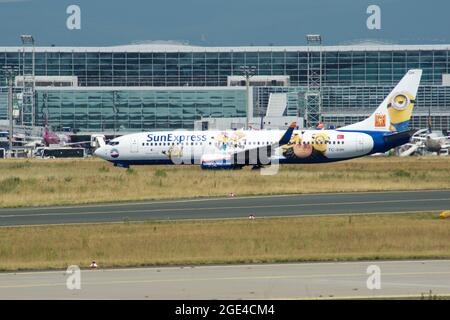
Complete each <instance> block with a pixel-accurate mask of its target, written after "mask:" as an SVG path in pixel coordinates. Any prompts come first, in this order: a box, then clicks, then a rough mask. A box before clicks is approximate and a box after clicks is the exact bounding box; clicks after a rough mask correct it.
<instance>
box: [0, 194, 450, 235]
mask: <svg viewBox="0 0 450 320" xmlns="http://www.w3.org/2000/svg"><path fill="white" fill-rule="evenodd" d="M449 209H450V191H449V190H444V191H405V192H403V191H398V192H394V191H389V192H362V193H361V192H360V193H324V194H304V195H281V196H259V197H233V198H231V197H230V198H214V199H198V200H177V201H145V202H127V203H111V204H95V205H82V206H64V207H42V208H16V209H0V226H15V225H43V224H65V223H97V222H123V221H146V220H152V219H157V220H172V219H222V218H246V217H248V216H249V215H250V214H253V215H255V216H256V217H269V216H270V217H273V216H302V215H332V214H349V213H355V214H360V213H361V214H368V213H413V212H424V211H441V210H449Z"/></svg>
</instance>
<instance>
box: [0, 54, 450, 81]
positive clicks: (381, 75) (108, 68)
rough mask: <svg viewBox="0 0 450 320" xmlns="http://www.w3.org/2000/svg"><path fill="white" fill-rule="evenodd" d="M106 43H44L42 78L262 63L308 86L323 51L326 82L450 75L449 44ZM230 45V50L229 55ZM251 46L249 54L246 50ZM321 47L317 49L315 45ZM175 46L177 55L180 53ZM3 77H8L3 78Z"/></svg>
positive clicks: (214, 72) (221, 75) (179, 77)
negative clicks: (417, 72)
mask: <svg viewBox="0 0 450 320" xmlns="http://www.w3.org/2000/svg"><path fill="white" fill-rule="evenodd" d="M133 47H135V46H131V47H130V48H127V46H125V47H123V48H124V49H123V50H122V51H120V49H110V51H108V49H107V48H101V49H100V48H98V49H96V48H68V49H66V50H64V49H63V48H61V49H55V48H42V49H38V50H36V57H35V73H36V75H37V76H76V77H78V81H79V85H80V86H226V85H227V76H229V75H241V71H240V67H241V66H244V65H251V66H255V67H256V74H257V75H264V76H266V75H287V76H289V78H290V83H291V85H293V86H303V85H306V84H307V71H308V64H309V63H311V64H312V63H315V64H317V63H319V61H320V55H322V74H323V85H333V86H341V85H342V86H345V85H379V84H394V83H396V82H397V81H398V80H400V79H401V77H402V76H403V75H404V74H405V72H406V71H407V70H408V69H414V68H420V69H423V71H424V73H423V78H422V81H423V83H427V84H441V82H442V74H444V73H449V72H450V71H449V69H450V68H449V66H450V60H449V59H450V58H449V50H450V48H448V47H446V46H434V47H433V46H422V47H418V46H382V47H381V48H380V47H376V46H375V47H371V46H367V47H361V46H347V47H345V46H342V47H323V49H322V51H321V52H319V51H313V52H311V51H309V48H308V47H284V48H280V47H254V49H252V47H249V48H247V49H246V50H242V48H232V47H230V48H217V49H215V48H200V49H199V47H190V46H185V47H183V46H181V47H177V48H176V49H173V48H171V47H170V46H169V47H168V48H162V49H161V51H160V52H155V51H154V50H156V49H154V48H152V47H151V46H150V47H148V46H145V45H144V46H142V47H141V48H140V49H136V51H130V50H133V49H132V48H133ZM225 50H226V52H225ZM247 50H248V51H247ZM316 50H317V49H316ZM173 51H174V52H173ZM23 61H25V64H31V53H29V52H27V53H26V54H25V55H24V54H23V53H22V50H21V48H17V50H10V49H9V50H7V48H1V47H0V68H1V67H2V66H3V65H19V64H20V63H22V62H23ZM0 81H2V78H1V77H0Z"/></svg>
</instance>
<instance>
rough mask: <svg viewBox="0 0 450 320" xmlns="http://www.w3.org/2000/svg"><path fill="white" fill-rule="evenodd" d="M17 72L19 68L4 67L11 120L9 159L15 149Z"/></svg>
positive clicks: (9, 117)
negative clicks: (14, 112)
mask: <svg viewBox="0 0 450 320" xmlns="http://www.w3.org/2000/svg"><path fill="white" fill-rule="evenodd" d="M16 72H17V67H13V66H4V67H3V73H4V75H5V77H6V81H7V85H8V119H9V133H8V142H9V157H10V158H12V149H13V137H14V115H13V111H14V108H13V94H14V92H13V88H14V76H15V74H16Z"/></svg>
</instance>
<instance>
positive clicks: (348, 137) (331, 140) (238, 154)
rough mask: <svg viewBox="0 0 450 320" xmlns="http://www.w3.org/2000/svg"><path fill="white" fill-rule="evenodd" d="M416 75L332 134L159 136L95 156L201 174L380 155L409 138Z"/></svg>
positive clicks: (103, 147) (124, 142) (121, 141)
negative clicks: (196, 168) (188, 167)
mask: <svg viewBox="0 0 450 320" xmlns="http://www.w3.org/2000/svg"><path fill="white" fill-rule="evenodd" d="M421 76H422V70H409V71H408V72H407V73H406V75H405V76H404V77H403V78H402V80H401V81H400V82H399V83H398V84H397V85H396V86H395V88H394V89H393V90H392V92H391V93H390V94H389V95H388V96H387V97H386V98H385V99H384V101H383V102H382V103H381V104H380V105H379V106H378V108H377V109H376V110H375V112H374V113H373V114H372V115H370V116H369V117H368V118H366V119H364V120H363V121H361V122H358V123H354V124H351V125H349V126H345V127H342V128H338V129H335V130H323V129H322V130H297V128H296V127H297V126H296V124H295V123H292V124H291V125H290V126H289V128H288V129H287V130H286V131H283V130H237V131H236V130H229V131H186V130H181V131H171V132H168V131H160V132H143V133H134V134H129V135H125V136H122V137H118V138H115V139H113V140H111V141H110V142H109V143H108V144H104V143H103V141H101V142H100V143H99V144H100V147H99V148H98V149H97V150H96V151H95V155H97V156H98V157H101V158H103V159H105V160H107V161H110V162H112V163H114V165H117V166H121V167H129V166H130V165H144V164H195V165H200V166H201V167H202V168H204V169H236V168H242V167H243V166H246V165H253V166H262V165H265V164H270V163H271V162H272V161H274V160H276V161H277V163H280V164H283V163H286V164H295V163H324V162H332V161H341V160H347V159H353V158H358V157H363V156H366V155H370V154H374V153H380V152H386V151H388V150H390V149H392V148H394V147H398V146H401V145H403V144H405V143H407V142H409V139H410V138H411V136H412V135H413V133H414V132H415V131H414V130H410V128H409V123H410V119H411V115H412V112H413V108H414V104H415V100H416V95H417V89H418V87H419V83H420V78H421Z"/></svg>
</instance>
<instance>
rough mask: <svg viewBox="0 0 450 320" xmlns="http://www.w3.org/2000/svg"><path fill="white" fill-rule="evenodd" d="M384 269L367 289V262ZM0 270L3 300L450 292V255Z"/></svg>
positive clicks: (329, 296) (312, 296)
mask: <svg viewBox="0 0 450 320" xmlns="http://www.w3.org/2000/svg"><path fill="white" fill-rule="evenodd" d="M371 265H377V266H378V267H379V268H380V269H379V270H380V274H379V279H380V289H372V290H371V289H368V287H367V279H368V277H369V276H370V275H369V274H368V273H367V268H368V267H369V266H371ZM68 277H69V276H68V275H66V274H65V272H64V271H55V272H31V273H0V299H2V300H3V299H233V300H234V299H317V298H319V299H320V298H321V299H339V298H356V297H360V298H372V297H374V298H375V297H384V298H395V297H413V296H419V297H420V295H421V294H425V295H428V294H429V293H430V290H431V292H432V294H433V295H449V294H450V260H430V261H390V262H388V261H385V262H382V261H373V262H370V261H369V262H341V263H296V264H294V263H291V264H266V265H265V264H260V265H235V266H231V265H228V266H201V267H165V268H140V269H115V270H114V269H111V270H99V269H97V270H84V271H81V277H80V284H81V289H79V290H77V289H74V290H69V289H67V286H66V281H67V279H68Z"/></svg>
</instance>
